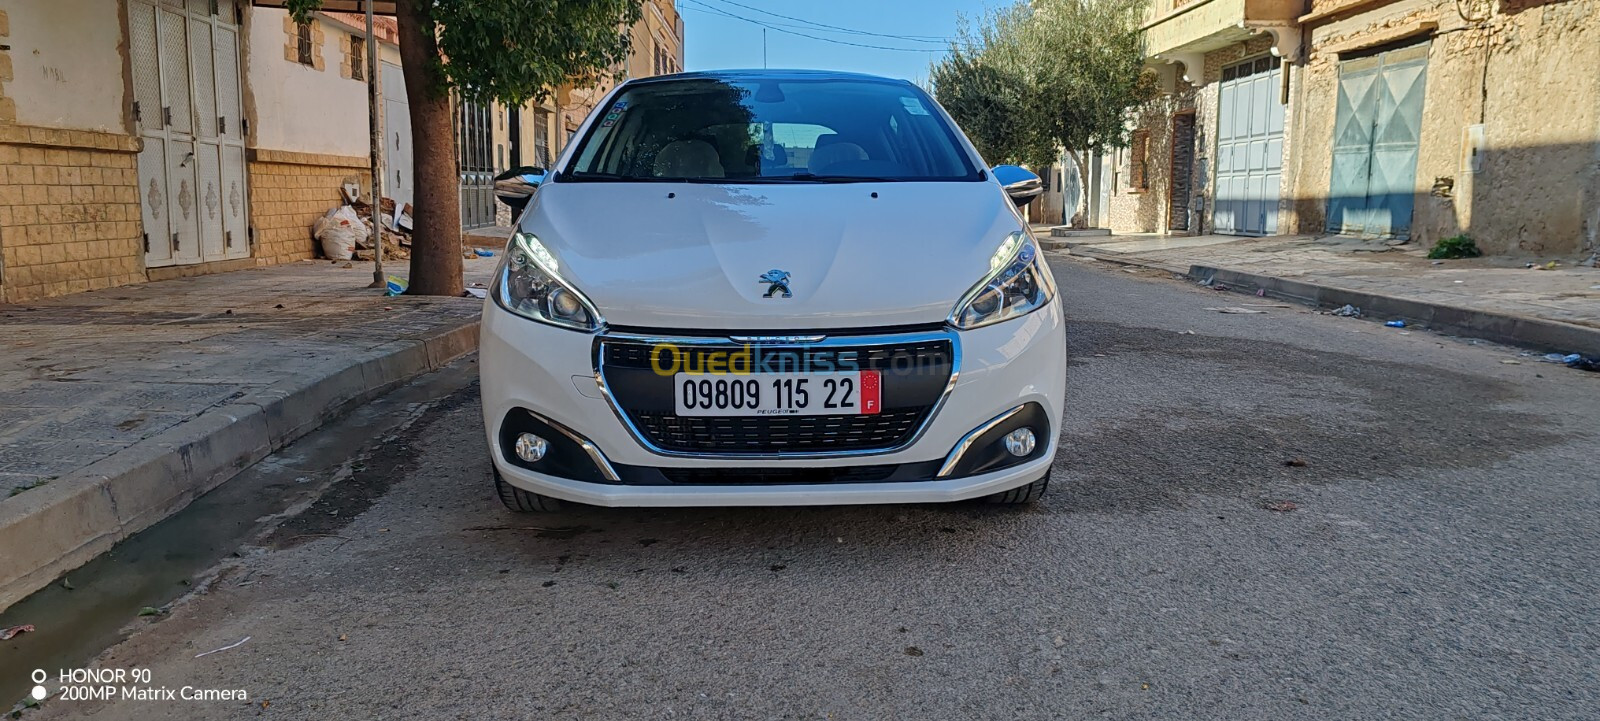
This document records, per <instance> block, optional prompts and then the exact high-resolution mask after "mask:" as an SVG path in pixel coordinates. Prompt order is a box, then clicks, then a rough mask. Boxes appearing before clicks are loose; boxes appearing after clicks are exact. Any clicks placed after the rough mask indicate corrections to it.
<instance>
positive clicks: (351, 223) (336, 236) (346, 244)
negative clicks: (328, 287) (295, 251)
mask: <svg viewBox="0 0 1600 721" xmlns="http://www.w3.org/2000/svg"><path fill="white" fill-rule="evenodd" d="M378 212H379V215H378V218H379V221H380V222H381V223H382V225H383V227H382V229H381V236H382V241H383V257H384V258H385V259H388V258H394V259H396V260H404V259H407V258H410V257H411V231H412V227H413V226H412V221H411V204H410V203H406V204H405V205H403V206H401V207H400V212H399V214H398V215H396V213H395V202H394V199H393V198H383V199H381V200H379V201H378ZM373 235H374V234H373V229H372V204H370V203H363V202H361V201H360V200H359V199H356V200H349V201H348V202H346V203H344V204H342V205H339V206H338V207H335V208H332V209H330V210H329V211H328V213H327V214H326V215H324V216H322V217H321V218H318V219H317V221H316V222H315V223H313V224H312V226H311V237H312V238H314V239H315V240H316V241H317V244H318V250H319V251H320V252H321V254H322V257H324V258H328V259H330V260H351V259H354V260H363V261H366V260H372V254H373V252H374V249H375V246H376V244H375V243H374V240H373Z"/></svg>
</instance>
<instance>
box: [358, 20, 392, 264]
mask: <svg viewBox="0 0 1600 721" xmlns="http://www.w3.org/2000/svg"><path fill="white" fill-rule="evenodd" d="M362 4H363V5H366V6H367V130H368V131H369V134H370V137H369V138H368V141H369V143H370V147H369V151H370V152H371V154H372V241H373V242H372V285H370V286H367V287H369V288H383V287H385V286H387V285H388V281H386V280H384V277H383V135H382V131H381V130H380V129H379V123H378V36H377V34H376V33H374V32H373V31H372V0H364V2H362ZM394 212H395V214H397V215H398V214H399V213H400V209H399V208H395V209H394Z"/></svg>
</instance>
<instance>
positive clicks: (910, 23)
mask: <svg viewBox="0 0 1600 721" xmlns="http://www.w3.org/2000/svg"><path fill="white" fill-rule="evenodd" d="M999 2H1000V0H677V5H678V13H679V14H680V15H682V16H683V21H684V67H685V69H688V70H715V69H720V68H759V67H761V61H762V59H761V50H762V48H761V33H762V26H761V25H758V24H756V23H754V22H749V21H752V20H753V21H759V22H761V23H764V24H766V25H769V26H771V27H769V28H767V30H766V36H767V37H766V53H767V58H766V59H767V66H768V67H773V68H811V69H820V70H849V71H853V72H862V73H871V74H873V75H884V76H888V77H894V78H904V79H907V80H911V81H914V82H917V83H922V82H924V81H925V80H926V79H927V76H928V64H929V63H930V62H931V61H932V60H934V59H936V58H938V57H940V56H941V55H942V54H943V51H944V44H943V42H942V41H941V40H942V39H944V38H950V37H953V36H954V35H955V33H956V27H957V23H958V20H957V19H958V17H959V16H961V15H966V16H968V17H973V18H976V17H978V16H979V15H981V14H982V12H983V11H984V8H985V7H986V6H991V7H992V6H994V5H996V4H998V3H999ZM763 11H764V12H763ZM731 16H738V17H740V18H746V20H740V19H737V18H735V17H731ZM779 16H788V17H787V18H785V17H779ZM819 25H829V26H834V27H836V28H843V29H844V30H837V29H830V28H825V27H819ZM793 33H802V34H804V35H811V36H815V37H816V38H827V39H828V40H834V41H842V42H843V43H855V44H856V45H845V44H842V43H841V42H827V41H825V40H818V39H813V38H808V37H800V36H798V35H795V34H793ZM883 36H895V37H883ZM859 45H876V46H880V47H894V48H913V49H916V50H919V51H930V50H931V51H934V52H904V51H896V50H883V49H878V48H867V47H858V46H859Z"/></svg>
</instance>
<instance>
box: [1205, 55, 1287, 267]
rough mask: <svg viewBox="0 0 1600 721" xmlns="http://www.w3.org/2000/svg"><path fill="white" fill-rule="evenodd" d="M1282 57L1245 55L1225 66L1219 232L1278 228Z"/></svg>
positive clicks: (1215, 213)
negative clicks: (1251, 58) (1279, 96)
mask: <svg viewBox="0 0 1600 721" xmlns="http://www.w3.org/2000/svg"><path fill="white" fill-rule="evenodd" d="M1282 64H1283V61H1282V60H1280V59H1279V58H1275V57H1264V58H1256V59H1255V60H1246V61H1244V62H1242V63H1239V64H1236V65H1230V66H1228V67H1226V68H1223V70H1222V84H1221V85H1220V87H1219V90H1218V98H1217V188H1216V202H1215V203H1214V204H1213V206H1212V214H1211V224H1212V227H1213V229H1214V230H1215V231H1216V232H1218V233H1229V234H1235V235H1266V234H1270V233H1276V232H1278V188H1279V186H1280V185H1281V184H1282V183H1281V179H1282V177H1283V169H1282V168H1283V104H1282V103H1280V102H1278V95H1279V86H1280V84H1281V83H1282V78H1283V76H1282V73H1283V68H1282Z"/></svg>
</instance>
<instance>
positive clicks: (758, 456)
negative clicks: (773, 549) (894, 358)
mask: <svg viewBox="0 0 1600 721" xmlns="http://www.w3.org/2000/svg"><path fill="white" fill-rule="evenodd" d="M797 335H798V334H797ZM730 340H731V337H730V336H705V335H700V336H674V335H668V334H661V335H657V334H641V333H609V332H602V333H600V334H598V335H596V336H595V340H594V345H593V346H592V347H591V351H590V354H591V363H592V365H593V366H594V381H595V385H596V386H597V387H598V388H599V389H600V394H601V395H602V396H603V397H604V398H605V400H606V405H607V406H609V407H610V408H611V412H612V414H614V415H615V416H616V417H617V420H618V421H620V422H621V423H622V425H623V427H624V428H627V429H628V434H629V435H631V436H633V439H634V440H635V441H637V442H638V443H639V445H640V446H641V447H643V448H644V449H645V450H647V451H649V452H651V453H654V454H656V455H658V456H668V457H674V458H729V459H740V460H763V459H766V460H799V459H808V458H848V457H862V456H881V455H886V454H889V453H898V452H900V451H903V450H905V449H907V448H910V447H912V446H914V445H916V443H917V441H919V440H921V439H922V436H923V434H924V433H926V432H927V430H928V427H929V426H931V425H933V421H934V419H935V418H937V417H938V416H939V411H940V410H942V409H943V408H944V404H945V401H947V400H949V399H950V393H951V392H952V391H954V390H955V387H956V382H957V380H958V379H959V378H960V376H961V337H960V334H958V333H957V332H956V331H955V330H954V329H952V328H949V327H945V328H942V329H940V330H936V331H934V330H930V331H920V332H913V333H891V334H867V335H842V336H825V337H824V339H823V340H820V341H817V342H815V343H807V344H804V345H805V347H822V348H827V347H840V346H875V345H883V346H890V345H902V344H907V343H922V342H928V341H940V340H944V341H949V343H950V378H949V380H948V381H946V382H945V386H944V391H943V392H941V393H940V394H939V398H938V400H937V401H935V402H934V404H933V406H932V407H931V408H929V410H928V415H927V417H926V418H924V419H923V421H922V424H921V425H920V426H918V427H917V429H916V431H915V432H913V433H912V434H911V436H910V437H909V438H907V439H906V441H905V442H904V443H901V444H899V445H896V446H893V447H887V448H869V449H849V450H836V451H776V452H769V453H748V452H740V453H720V452H711V451H704V452H697V451H676V450H670V449H666V448H662V447H660V446H658V445H656V444H655V443H653V442H651V440H650V439H649V438H648V437H647V436H646V435H645V434H644V432H643V431H642V430H641V429H640V428H639V427H638V426H637V425H635V424H634V422H633V419H632V418H630V417H629V416H628V413H627V411H625V410H624V409H623V408H622V405H621V403H620V402H618V400H617V397H616V395H615V394H613V393H612V392H611V388H610V387H609V386H608V385H607V384H606V377H605V344H606V343H607V342H608V341H619V342H624V343H633V344H647V345H654V344H658V343H671V344H673V345H679V346H693V345H726V344H728V343H729V342H730Z"/></svg>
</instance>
